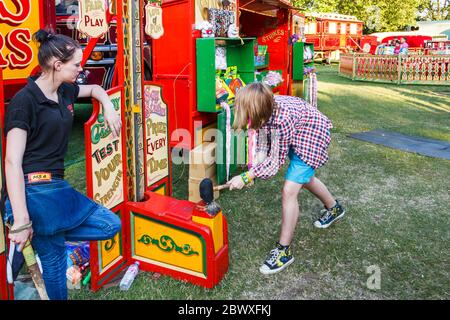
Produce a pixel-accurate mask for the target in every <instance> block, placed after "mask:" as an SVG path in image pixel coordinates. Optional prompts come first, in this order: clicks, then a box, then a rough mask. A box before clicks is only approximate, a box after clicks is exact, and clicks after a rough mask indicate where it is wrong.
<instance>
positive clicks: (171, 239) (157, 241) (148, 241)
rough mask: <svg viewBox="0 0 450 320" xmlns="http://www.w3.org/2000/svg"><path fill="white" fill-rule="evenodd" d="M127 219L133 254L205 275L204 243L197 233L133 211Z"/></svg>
mask: <svg viewBox="0 0 450 320" xmlns="http://www.w3.org/2000/svg"><path fill="white" fill-rule="evenodd" d="M130 220H131V224H132V226H133V227H132V229H131V230H133V231H134V234H133V247H132V248H133V249H134V250H133V252H132V255H133V257H139V258H144V259H146V260H147V261H150V262H151V263H153V264H155V265H158V266H163V267H165V268H168V269H172V270H177V271H180V270H183V271H184V272H187V273H190V274H193V275H196V276H198V277H201V278H205V274H206V271H207V270H206V247H205V242H204V239H203V238H202V237H201V236H200V235H199V234H197V233H196V232H194V231H193V230H189V229H183V228H181V227H175V226H173V225H171V224H169V223H165V222H163V221H157V220H154V219H152V218H150V217H145V216H142V215H139V214H135V213H133V212H131V218H130Z"/></svg>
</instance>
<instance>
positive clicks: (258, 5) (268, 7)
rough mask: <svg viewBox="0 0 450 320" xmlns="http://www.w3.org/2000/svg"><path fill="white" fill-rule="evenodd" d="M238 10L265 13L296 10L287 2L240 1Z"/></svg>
mask: <svg viewBox="0 0 450 320" xmlns="http://www.w3.org/2000/svg"><path fill="white" fill-rule="evenodd" d="M239 9H244V10H249V11H254V12H266V11H273V10H278V9H298V8H296V7H294V6H293V5H292V2H291V1H289V0H241V1H239Z"/></svg>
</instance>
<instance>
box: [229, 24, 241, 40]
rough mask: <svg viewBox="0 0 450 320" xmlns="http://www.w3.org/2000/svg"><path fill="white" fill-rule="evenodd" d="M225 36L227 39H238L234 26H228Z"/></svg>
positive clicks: (236, 29)
mask: <svg viewBox="0 0 450 320" xmlns="http://www.w3.org/2000/svg"><path fill="white" fill-rule="evenodd" d="M227 35H228V38H239V30H238V28H237V27H236V25H235V24H230V26H229V27H228V32H227Z"/></svg>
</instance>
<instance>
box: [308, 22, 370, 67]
mask: <svg viewBox="0 0 450 320" xmlns="http://www.w3.org/2000/svg"><path fill="white" fill-rule="evenodd" d="M363 25H364V23H363V22H362V21H359V20H358V19H357V18H356V17H355V16H349V15H342V14H336V13H309V14H306V15H305V27H304V32H305V37H306V42H308V43H313V44H314V53H315V57H314V58H316V59H320V60H322V61H323V60H326V61H327V62H330V61H339V55H340V53H341V52H348V51H350V50H351V51H356V50H362V48H361V47H360V45H359V43H360V40H361V38H362V37H363V34H362V33H363Z"/></svg>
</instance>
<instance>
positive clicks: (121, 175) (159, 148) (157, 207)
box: [0, 0, 229, 299]
mask: <svg viewBox="0 0 450 320" xmlns="http://www.w3.org/2000/svg"><path fill="white" fill-rule="evenodd" d="M169 2H170V1H169ZM172 2H173V1H172ZM4 3H5V2H1V4H0V17H1V18H2V19H0V25H1V36H2V37H1V39H2V42H0V44H1V48H2V51H1V53H2V58H3V57H5V59H4V60H6V59H9V60H10V61H9V62H12V63H4V64H3V66H2V71H4V72H3V76H5V78H6V76H8V77H9V76H10V75H13V76H14V75H17V74H18V73H19V71H21V72H23V75H21V76H20V79H17V81H19V80H20V81H22V82H23V81H25V79H26V77H28V76H29V75H30V74H32V73H33V72H34V71H36V70H34V69H35V67H36V62H35V61H34V65H33V66H31V65H30V63H28V65H30V66H29V69H30V70H25V66H24V65H19V63H21V62H22V63H23V61H33V59H32V58H35V57H36V54H35V52H36V47H35V45H34V43H33V42H32V41H31V35H32V34H33V33H34V32H35V31H36V30H37V29H39V28H40V27H45V26H50V27H54V23H55V20H54V18H53V20H52V19H51V18H49V19H48V20H46V19H44V17H45V15H44V14H43V8H44V7H45V8H49V7H52V8H53V10H55V7H54V4H55V3H54V2H53V1H47V2H46V3H43V2H42V1H37V0H36V1H33V0H22V1H6V5H4ZM191 8H192V10H193V9H194V7H191ZM76 9H77V10H76V12H77V16H76V28H77V30H78V31H77V32H79V33H80V34H82V35H83V37H86V41H85V48H84V52H83V64H85V63H87V62H88V61H89V60H95V59H93V58H94V57H95V56H96V55H95V54H93V53H94V51H95V49H96V48H97V49H99V48H100V47H99V46H97V43H99V41H100V44H101V45H108V44H105V43H101V42H102V41H103V40H104V38H105V37H108V36H107V33H108V31H109V25H110V23H111V22H113V24H114V28H116V30H117V33H116V34H115V36H116V45H117V50H116V52H117V54H116V57H115V61H114V62H115V63H114V66H115V67H114V71H113V72H112V76H111V82H110V88H109V89H108V91H107V92H108V94H109V96H110V99H111V101H112V103H113V105H114V106H115V109H116V112H117V114H118V115H119V116H120V117H121V118H122V123H123V127H122V132H121V135H120V137H117V138H113V137H112V135H111V131H110V130H109V129H108V128H107V127H106V126H105V123H104V119H103V114H102V113H103V112H102V106H101V105H100V104H99V103H98V102H97V101H93V102H92V105H93V107H92V114H91V117H90V119H89V120H88V121H87V122H86V123H85V125H84V131H85V135H84V136H85V150H86V151H85V162H86V163H85V165H86V173H85V176H86V189H87V191H86V193H87V195H88V196H89V197H91V198H92V199H94V200H95V201H96V202H98V203H100V204H102V205H104V206H105V207H107V208H109V209H111V210H112V211H113V212H115V213H116V214H117V215H118V216H119V217H120V218H121V221H122V229H121V231H120V232H119V233H117V234H116V235H115V236H114V238H113V239H110V240H106V241H91V242H90V243H89V257H88V260H89V263H88V265H89V267H88V268H85V267H86V264H85V261H83V265H80V266H79V268H78V269H77V268H74V267H73V266H71V267H69V268H68V270H69V269H70V268H72V267H73V268H74V269H71V275H72V276H71V277H70V279H69V278H68V280H70V281H71V285H73V287H74V288H76V286H77V285H78V287H79V285H80V282H83V283H90V287H91V289H92V290H98V289H100V288H101V287H102V286H104V285H105V284H107V283H109V282H110V281H111V280H113V279H115V278H116V277H117V276H118V275H119V274H120V273H121V272H122V270H124V269H125V268H126V267H127V266H128V265H130V264H132V263H134V262H135V261H139V262H140V268H141V269H142V270H144V271H151V272H159V273H161V274H164V275H169V276H171V277H174V278H176V279H181V280H186V281H189V282H191V283H193V284H196V285H200V286H204V287H206V288H212V287H214V286H215V285H217V284H218V283H219V282H220V281H221V279H222V278H223V276H224V275H225V273H226V272H227V270H228V263H229V261H228V235H227V230H228V227H227V220H226V217H225V216H224V215H223V214H222V212H221V210H220V207H219V209H218V210H217V208H216V210H215V211H214V212H210V211H208V208H207V207H205V206H206V204H207V203H205V202H204V201H203V200H202V199H198V201H195V202H193V201H187V200H177V199H174V198H172V197H170V195H171V188H172V177H171V162H172V160H171V156H170V151H169V150H170V149H169V132H168V131H169V130H168V128H169V122H170V120H169V115H170V113H172V114H174V111H173V109H172V108H173V103H174V101H173V97H170V94H169V95H168V94H167V93H173V92H174V91H173V86H174V83H175V82H176V81H177V80H178V78H179V77H181V78H183V79H186V75H184V73H183V72H184V71H183V70H182V69H180V70H177V74H176V75H175V77H172V76H171V75H170V74H166V77H167V78H171V81H169V82H164V81H162V78H164V77H163V76H162V75H161V74H159V75H158V74H156V73H155V74H152V75H151V78H152V79H153V80H152V81H149V80H147V79H146V76H145V61H144V56H145V51H144V49H145V48H144V47H145V46H144V44H145V45H147V44H149V43H151V45H152V48H154V47H156V44H157V43H158V42H163V41H167V42H170V43H172V44H175V43H174V42H171V39H168V38H167V35H166V34H165V32H164V30H165V29H164V28H165V27H167V29H168V30H173V29H174V28H178V26H176V25H175V24H172V25H170V23H176V19H169V22H167V20H164V19H163V17H164V14H163V10H162V9H161V6H160V4H159V3H158V2H150V1H128V0H117V1H110V2H105V1H103V0H99V1H92V0H90V1H87V0H86V1H83V0H81V1H79V2H78V3H77V8H76ZM22 11H24V12H22ZM53 16H54V15H53ZM13 18H15V19H16V20H14V19H13ZM165 21H166V22H165ZM47 22H48V23H49V24H47ZM114 22H115V23H114ZM28 24H30V25H28ZM19 27H20V28H19ZM24 29H25V31H23V30H24ZM15 30H21V32H23V33H24V34H23V35H16V37H13V36H12V35H14V34H15V33H16V32H15ZM186 31H188V32H191V29H190V28H189V29H186ZM8 34H9V37H8V36H7V35H8ZM16 38H17V39H18V40H17V42H18V45H17V46H16V47H14V48H18V49H17V52H10V51H8V50H10V48H11V46H9V45H8V46H6V45H4V41H3V39H7V40H8V41H9V40H10V39H12V40H14V39H16ZM144 39H145V40H144ZM191 40H194V39H191ZM103 48H104V47H103ZM176 48H177V47H176ZM176 48H174V50H173V51H171V52H170V56H168V55H167V56H165V57H164V59H163V58H159V60H165V61H166V62H167V63H170V61H171V57H174V56H176V54H174V53H175V52H176ZM19 49H20V50H19ZM152 53H153V58H154V60H156V59H157V57H161V56H157V57H155V55H156V54H157V53H155V52H152ZM169 57H170V58H169ZM99 60H100V59H99ZM173 60H175V59H173ZM28 65H27V66H28ZM160 70H161V69H160ZM32 71H33V72H32ZM192 72H194V71H192ZM5 73H6V75H5ZM194 73H195V72H194ZM0 79H1V78H0ZM6 79H9V78H6ZM15 80H16V79H15ZM189 85H192V83H190V84H189ZM0 88H1V89H4V86H3V85H2V86H0ZM2 92H3V91H2V90H0V94H2ZM186 97H187V95H186V96H183V98H186ZM0 98H1V101H0V107H1V108H0V115H1V116H2V121H3V115H4V111H5V108H7V105H5V104H4V101H5V99H4V97H3V96H0ZM179 112H182V113H187V112H188V110H187V109H181V110H180V111H179ZM174 121H175V120H174ZM2 127H3V124H2ZM3 141H4V140H2V142H3ZM205 149H206V148H205ZM3 150H4V143H2V151H3ZM211 150H212V149H211V148H210V149H208V150H207V151H202V150H201V151H200V152H201V154H202V155H203V154H204V153H205V152H210V151H211ZM210 155H211V157H210V158H212V157H213V155H212V154H210ZM3 157H4V152H2V168H3ZM204 159H205V157H202V159H201V160H200V161H199V163H200V164H202V165H203V162H206V161H204ZM214 161H215V159H212V161H211V159H207V162H208V164H211V163H214ZM201 168H205V165H203V166H200V169H201ZM2 171H3V170H2ZM211 192H212V190H211ZM197 193H198V191H197ZM61 205H64V201H62V202H61ZM0 227H1V228H0V231H1V234H0V295H1V296H0V297H1V298H2V299H13V298H14V282H13V279H12V277H11V263H10V259H8V255H9V254H11V253H14V250H11V249H10V246H9V245H10V244H9V242H8V241H6V239H7V231H8V230H6V229H5V228H4V227H3V225H1V226H0ZM10 257H11V256H10ZM73 262H74V263H78V262H80V261H77V259H74V261H73ZM77 272H78V275H77V276H76V277H75V276H74V275H75V274H76V273H77ZM76 279H77V282H76V283H75V282H73V281H75V280H76Z"/></svg>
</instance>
